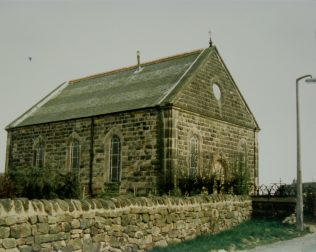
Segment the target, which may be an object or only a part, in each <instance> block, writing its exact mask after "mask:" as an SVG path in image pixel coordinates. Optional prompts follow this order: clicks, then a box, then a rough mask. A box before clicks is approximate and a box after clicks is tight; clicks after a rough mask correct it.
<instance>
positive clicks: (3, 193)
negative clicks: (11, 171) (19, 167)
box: [0, 174, 15, 198]
mask: <svg viewBox="0 0 316 252" xmlns="http://www.w3.org/2000/svg"><path fill="white" fill-rule="evenodd" d="M14 197H15V185H14V183H13V181H12V180H11V179H10V177H9V176H8V175H7V174H3V175H0V198H14Z"/></svg>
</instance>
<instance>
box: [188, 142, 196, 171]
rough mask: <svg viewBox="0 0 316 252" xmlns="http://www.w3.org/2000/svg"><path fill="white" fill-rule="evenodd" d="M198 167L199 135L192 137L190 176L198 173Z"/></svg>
mask: <svg viewBox="0 0 316 252" xmlns="http://www.w3.org/2000/svg"><path fill="white" fill-rule="evenodd" d="M197 169H198V139H197V137H195V136H194V137H192V138H191V140H190V168H189V176H190V177H195V176H196V175H197Z"/></svg>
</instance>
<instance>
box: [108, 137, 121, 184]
mask: <svg viewBox="0 0 316 252" xmlns="http://www.w3.org/2000/svg"><path fill="white" fill-rule="evenodd" d="M120 174H121V140H120V138H119V137H118V136H116V135H114V136H113V137H112V140H111V149H110V181H112V182H119V181H120V179H121V175H120Z"/></svg>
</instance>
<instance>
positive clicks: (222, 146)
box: [173, 108, 258, 182]
mask: <svg viewBox="0 0 316 252" xmlns="http://www.w3.org/2000/svg"><path fill="white" fill-rule="evenodd" d="M173 115H174V118H175V119H174V120H175V125H176V133H175V137H174V143H175V149H176V150H177V158H176V167H177V173H178V177H179V176H183V175H186V174H188V169H189V165H190V164H189V156H190V151H189V143H190V137H191V136H193V135H195V136H197V137H198V139H199V156H198V165H199V167H198V168H199V172H200V174H202V173H204V174H205V173H206V174H209V173H211V172H213V171H212V169H214V164H215V163H216V161H218V162H222V163H225V164H227V167H228V169H231V168H232V167H233V165H234V162H235V161H236V156H237V154H238V145H239V143H240V141H245V142H246V146H247V168H248V169H249V172H250V175H251V178H252V181H253V182H255V177H257V172H256V167H257V164H256V162H257V157H256V156H257V155H258V153H257V148H256V143H255V132H254V130H252V129H248V128H245V127H241V126H236V125H234V124H230V123H226V122H221V121H218V120H214V119H211V118H207V117H203V116H201V115H198V114H195V113H192V112H188V111H184V110H181V109H177V108H174V112H173Z"/></svg>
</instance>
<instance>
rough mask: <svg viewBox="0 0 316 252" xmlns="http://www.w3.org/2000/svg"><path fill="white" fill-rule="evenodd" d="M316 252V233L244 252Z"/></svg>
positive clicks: (244, 251)
mask: <svg viewBox="0 0 316 252" xmlns="http://www.w3.org/2000/svg"><path fill="white" fill-rule="evenodd" d="M274 251H277V252H316V233H311V234H307V235H305V236H302V237H298V238H295V239H292V240H287V241H281V242H276V243H272V244H269V245H264V246H259V247H256V248H253V249H250V250H243V251H242V252H274Z"/></svg>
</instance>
